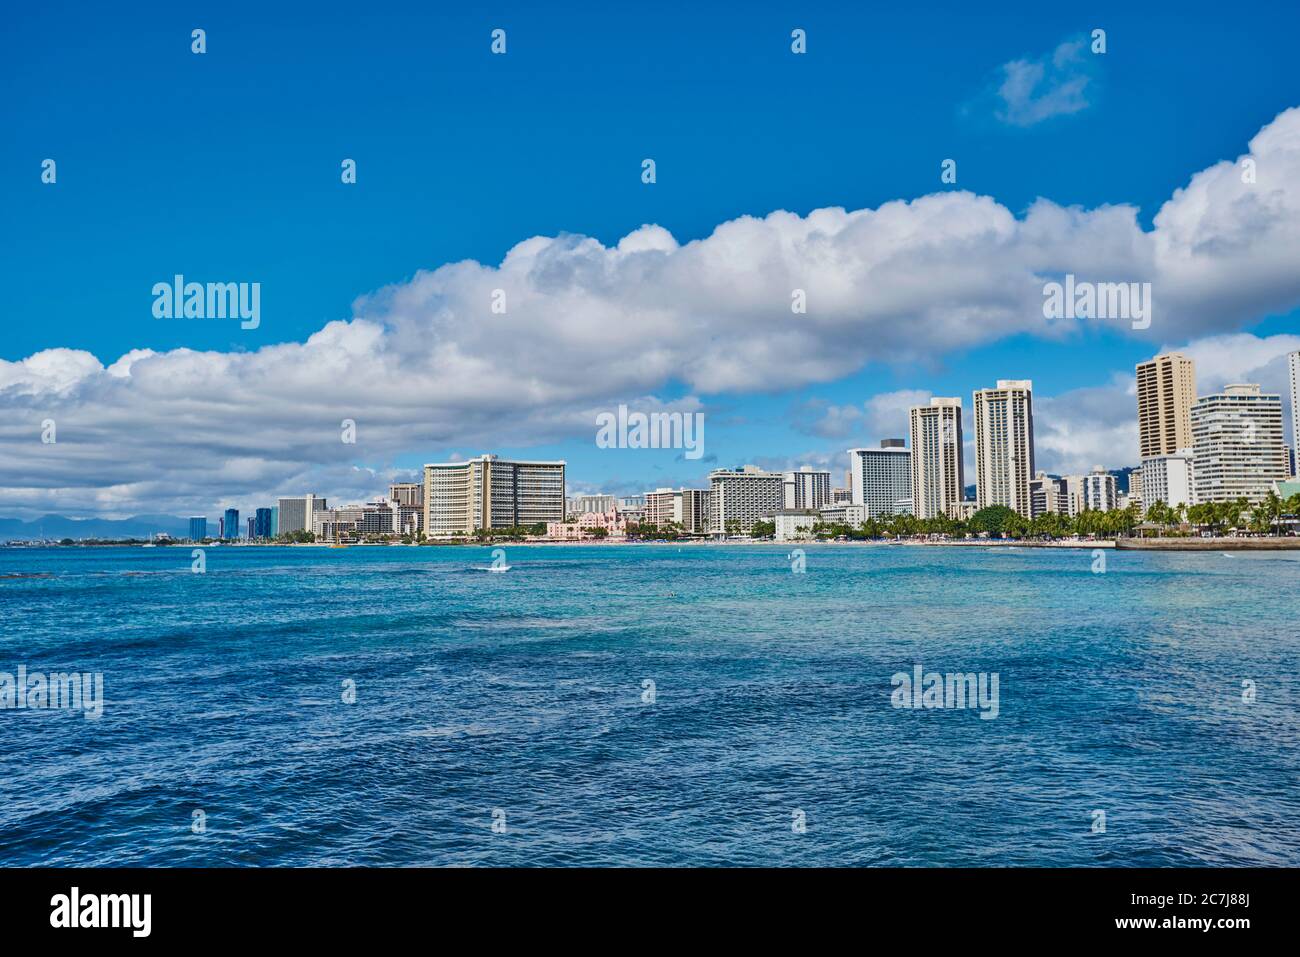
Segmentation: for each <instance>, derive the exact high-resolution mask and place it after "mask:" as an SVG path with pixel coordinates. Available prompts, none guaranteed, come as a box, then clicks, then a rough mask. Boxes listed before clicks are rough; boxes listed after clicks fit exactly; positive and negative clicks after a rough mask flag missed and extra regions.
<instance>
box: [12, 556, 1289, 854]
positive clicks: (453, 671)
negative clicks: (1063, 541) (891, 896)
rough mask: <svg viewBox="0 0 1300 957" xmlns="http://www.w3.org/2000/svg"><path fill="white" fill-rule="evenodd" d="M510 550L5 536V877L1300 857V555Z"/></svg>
mask: <svg viewBox="0 0 1300 957" xmlns="http://www.w3.org/2000/svg"><path fill="white" fill-rule="evenodd" d="M505 551H506V556H507V558H506V560H507V562H508V563H509V564H510V566H511V568H510V570H509V571H508V572H506V573H504V574H492V573H489V572H486V571H484V569H485V568H487V567H488V566H489V565H490V564H491V562H492V555H491V550H490V549H488V548H476V547H474V548H471V547H460V548H349V549H324V548H232V547H219V548H211V549H209V550H208V551H207V570H206V572H205V573H204V574H194V573H192V571H191V557H190V550H189V549H188V548H179V547H163V548H154V549H141V548H86V549H74V548H64V549H43V550H42V549H0V621H3V628H2V629H0V672H9V673H11V674H12V673H14V672H15V671H16V669H17V668H18V666H19V665H26V667H27V668H28V670H29V671H30V672H36V671H44V672H56V671H75V672H101V673H102V674H103V676H104V699H105V701H104V710H103V714H102V716H101V717H100V718H99V719H98V720H86V719H85V718H84V717H83V716H82V715H81V714H79V713H75V712H71V711H55V710H4V711H0V742H3V747H2V748H0V798H2V800H0V862H2V863H4V864H7V865H180V866H191V865H408V864H411V865H414V864H419V865H579V864H593V865H629V864H630V865H757V864H767V865H940V864H943V865H1110V866H1128V865H1133V866H1136V865H1153V866H1155V865H1194V864H1210V865H1220V864H1243V865H1245V864H1265V865H1282V864H1287V865H1296V864H1300V789H1298V788H1297V784H1298V782H1300V774H1298V772H1300V750H1298V749H1297V744H1300V709H1298V708H1297V705H1298V704H1300V676H1297V668H1296V665H1297V661H1300V624H1298V622H1300V618H1298V616H1297V611H1298V610H1300V603H1298V602H1297V598H1296V596H1297V594H1300V554H1296V555H1287V554H1273V555H1268V554H1264V555H1252V554H1248V553H1236V554H1235V555H1233V556H1227V555H1223V554H1220V553H1208V554H1192V553H1181V554H1155V553H1146V552H1117V553H1109V554H1107V555H1106V562H1107V566H1106V571H1105V573H1104V574H1094V573H1093V557H1092V555H1091V554H1090V553H1089V552H1087V551H1073V550H1047V549H1026V548H1021V549H1015V550H1010V551H1008V550H1002V549H999V550H994V549H985V548H975V549H958V548H927V547H909V546H877V547H871V546H857V547H853V546H839V547H836V546H804V547H803V551H804V553H805V560H806V572H805V573H803V574H795V573H793V572H792V570H791V568H792V562H791V560H790V559H789V555H788V553H789V552H790V549H789V548H785V547H781V546H770V547H769V546H733V547H726V546H689V545H688V546H682V547H679V546H676V545H646V546H577V547H560V546H542V547H536V546H534V547H525V546H507V547H506V549H505ZM34 574H35V575H43V576H48V577H7V576H26V575H34ZM917 664H919V665H921V666H922V667H923V669H924V670H925V671H932V670H933V671H939V672H987V673H994V672H996V673H997V674H998V675H999V713H998V716H997V717H996V719H993V720H982V719H980V717H979V712H978V711H977V710H969V709H968V710H960V709H934V710H924V709H923V710H912V709H902V708H895V707H893V706H892V704H891V691H892V690H893V688H892V685H891V676H893V675H894V674H895V673H897V672H907V673H911V672H912V670H913V668H914V666H915V665H917ZM1243 681H1251V682H1254V685H1255V689H1256V692H1255V693H1256V697H1255V699H1254V700H1253V702H1249V703H1248V702H1247V701H1244V700H1243ZM646 682H653V692H654V693H653V701H647V700H645V699H646V698H648V697H650V695H649V694H648V693H647V688H648V687H650V686H648V685H647V684H645V683H646ZM348 683H354V684H355V702H354V703H346V702H345V701H344V698H345V696H346V693H347V690H348V688H349V687H350V685H349V684H348ZM1099 810H1100V811H1104V812H1105V831H1104V832H1098V833H1094V826H1095V824H1094V822H1095V821H1096V820H1097V817H1096V815H1095V814H1094V812H1095V811H1099ZM195 811H201V812H202V815H203V821H204V824H205V828H204V830H203V831H202V833H195V832H194V830H193V828H192V826H191V825H192V823H193V821H194V819H195ZM494 821H495V822H497V825H498V826H497V829H496V830H494V828H493V824H494ZM800 822H802V824H803V827H802V828H800V827H798V826H797V825H798V824H799V823H800Z"/></svg>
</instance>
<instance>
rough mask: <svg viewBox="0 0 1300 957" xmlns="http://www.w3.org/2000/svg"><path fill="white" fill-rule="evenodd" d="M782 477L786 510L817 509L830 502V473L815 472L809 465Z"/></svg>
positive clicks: (786, 473)
mask: <svg viewBox="0 0 1300 957" xmlns="http://www.w3.org/2000/svg"><path fill="white" fill-rule="evenodd" d="M783 475H784V485H785V492H784V494H785V507H786V508H787V509H817V508H821V507H822V506H823V505H826V504H828V503H829V502H830V500H831V473H830V472H822V471H815V470H814V469H813V467H812V466H811V465H804V466H802V467H800V469H799V470H798V471H797V472H785V473H783Z"/></svg>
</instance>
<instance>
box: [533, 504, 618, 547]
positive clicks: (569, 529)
mask: <svg viewBox="0 0 1300 957" xmlns="http://www.w3.org/2000/svg"><path fill="white" fill-rule="evenodd" d="M598 530H599V531H603V532H604V534H603V535H598V534H594V533H596V532H597V531H598ZM546 537H547V538H550V539H554V540H556V541H561V542H582V541H588V540H590V539H596V538H627V522H626V521H625V520H624V518H623V516H622V515H620V514H619V513H618V511H617V509H613V508H611V509H610V510H609V511H608V512H579V513H578V514H577V515H575V516H574V517H573V518H569V519H565V520H564V521H563V522H547V523H546Z"/></svg>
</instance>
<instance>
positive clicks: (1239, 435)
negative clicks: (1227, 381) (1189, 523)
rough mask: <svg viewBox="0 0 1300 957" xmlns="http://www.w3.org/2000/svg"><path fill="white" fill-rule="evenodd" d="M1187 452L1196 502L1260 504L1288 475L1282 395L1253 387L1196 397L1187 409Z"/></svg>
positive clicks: (1233, 387)
mask: <svg viewBox="0 0 1300 957" xmlns="http://www.w3.org/2000/svg"><path fill="white" fill-rule="evenodd" d="M1192 453H1193V473H1194V474H1193V483H1194V484H1193V488H1194V492H1193V494H1194V495H1195V496H1196V501H1197V503H1198V504H1199V503H1202V502H1229V501H1233V500H1235V499H1238V498H1245V499H1246V500H1247V501H1250V502H1258V501H1260V500H1261V499H1263V498H1264V496H1266V495H1267V494H1268V492H1269V490H1270V489H1271V488H1272V487H1273V483H1274V482H1278V481H1283V480H1285V479H1286V478H1287V477H1288V476H1287V474H1286V473H1287V470H1288V469H1287V461H1286V446H1285V445H1284V444H1283V442H1282V397H1281V396H1279V395H1269V394H1267V393H1261V392H1260V389H1259V386H1258V385H1253V384H1236V385H1228V386H1224V389H1223V391H1222V392H1219V393H1216V394H1214V395H1206V396H1201V398H1199V399H1197V400H1196V404H1195V405H1193V406H1192Z"/></svg>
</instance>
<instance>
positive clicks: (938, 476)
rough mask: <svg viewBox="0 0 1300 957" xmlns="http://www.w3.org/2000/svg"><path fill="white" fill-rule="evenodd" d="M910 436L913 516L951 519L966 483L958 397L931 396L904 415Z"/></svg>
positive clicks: (959, 400)
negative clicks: (943, 516)
mask: <svg viewBox="0 0 1300 957" xmlns="http://www.w3.org/2000/svg"><path fill="white" fill-rule="evenodd" d="M908 415H909V419H910V422H911V426H910V432H911V437H912V462H911V472H912V511H913V513H914V514H915V515H916V517H917V518H936V517H937V516H939V515H947V516H949V517H953V518H955V517H956V515H957V507H958V505H960V504H961V500H962V489H963V488H964V487H965V485H966V465H965V463H964V462H963V455H962V434H961V399H960V398H940V397H935V398H933V399H931V400H930V404H929V405H918V406H913V407H912V410H911V412H910V413H909V414H908Z"/></svg>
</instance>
